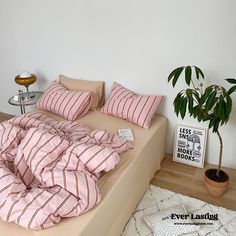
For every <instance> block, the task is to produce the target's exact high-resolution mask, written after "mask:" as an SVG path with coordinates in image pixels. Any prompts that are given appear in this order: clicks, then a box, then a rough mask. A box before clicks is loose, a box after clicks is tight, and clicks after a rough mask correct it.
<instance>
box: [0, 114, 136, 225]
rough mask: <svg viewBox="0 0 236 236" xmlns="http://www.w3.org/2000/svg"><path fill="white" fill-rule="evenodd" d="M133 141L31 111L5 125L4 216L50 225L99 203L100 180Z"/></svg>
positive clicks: (1, 136) (0, 199) (0, 135)
mask: <svg viewBox="0 0 236 236" xmlns="http://www.w3.org/2000/svg"><path fill="white" fill-rule="evenodd" d="M130 148H132V145H131V143H129V142H127V141H125V140H123V139H120V138H119V137H118V136H117V135H113V134H110V133H107V132H106V131H102V130H95V131H91V130H90V129H89V128H88V127H86V126H85V125H83V124H81V123H77V122H69V121H54V120H52V119H49V118H47V117H46V116H44V115H42V114H39V113H36V112H35V113H28V114H25V115H22V116H18V117H15V118H13V119H11V120H9V121H6V122H3V123H0V217H1V219H2V220H4V221H7V222H15V223H17V224H18V225H20V226H22V227H25V228H32V229H43V228H48V227H51V226H53V225H55V224H56V223H58V222H59V221H60V219H61V218H62V217H71V216H78V215H80V214H82V213H84V212H86V211H88V210H89V209H91V208H93V207H94V206H95V205H96V204H97V203H99V202H100V200H101V196H100V194H99V189H98V187H97V180H98V177H99V175H100V173H101V172H108V171H110V170H111V169H113V168H114V167H115V166H116V165H117V163H118V162H119V155H118V153H122V152H124V151H126V150H128V149H130Z"/></svg>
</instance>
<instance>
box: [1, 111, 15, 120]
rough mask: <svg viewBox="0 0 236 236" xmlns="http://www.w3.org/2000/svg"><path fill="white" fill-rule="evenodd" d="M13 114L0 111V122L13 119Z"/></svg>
mask: <svg viewBox="0 0 236 236" xmlns="http://www.w3.org/2000/svg"><path fill="white" fill-rule="evenodd" d="M12 117H13V116H12V115H9V114H6V113H2V112H0V122H3V121H5V120H9V119H11V118H12Z"/></svg>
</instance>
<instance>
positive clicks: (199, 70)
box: [194, 66, 204, 79]
mask: <svg viewBox="0 0 236 236" xmlns="http://www.w3.org/2000/svg"><path fill="white" fill-rule="evenodd" d="M194 68H195V72H196V77H197V79H199V78H200V76H199V75H201V77H202V78H203V79H204V74H203V72H202V70H201V69H200V68H198V67H197V66H194Z"/></svg>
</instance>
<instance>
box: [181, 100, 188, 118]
mask: <svg viewBox="0 0 236 236" xmlns="http://www.w3.org/2000/svg"><path fill="white" fill-rule="evenodd" d="M186 107H187V98H186V97H185V98H184V99H183V102H182V104H181V107H180V115H181V118H182V119H184V117H185V114H186Z"/></svg>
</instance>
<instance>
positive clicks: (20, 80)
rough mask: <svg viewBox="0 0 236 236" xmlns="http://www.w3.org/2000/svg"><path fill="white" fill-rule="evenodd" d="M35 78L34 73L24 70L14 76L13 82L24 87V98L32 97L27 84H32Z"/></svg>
mask: <svg viewBox="0 0 236 236" xmlns="http://www.w3.org/2000/svg"><path fill="white" fill-rule="evenodd" d="M36 80H37V77H36V75H34V74H31V73H29V72H28V71H24V72H22V73H21V74H19V75H17V76H16V77H15V82H16V83H17V84H19V85H23V86H25V87H26V91H27V94H26V97H25V98H32V97H34V95H33V94H32V95H30V93H29V86H30V85H31V84H33V83H34V82H35V81H36Z"/></svg>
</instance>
